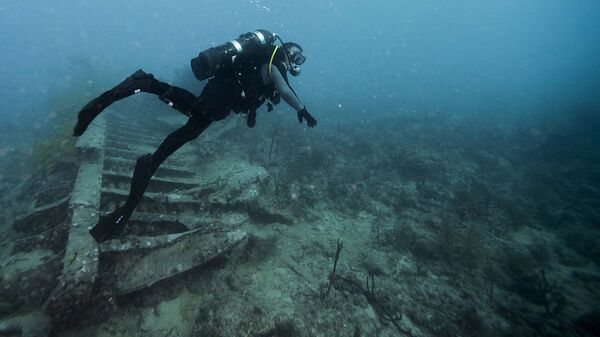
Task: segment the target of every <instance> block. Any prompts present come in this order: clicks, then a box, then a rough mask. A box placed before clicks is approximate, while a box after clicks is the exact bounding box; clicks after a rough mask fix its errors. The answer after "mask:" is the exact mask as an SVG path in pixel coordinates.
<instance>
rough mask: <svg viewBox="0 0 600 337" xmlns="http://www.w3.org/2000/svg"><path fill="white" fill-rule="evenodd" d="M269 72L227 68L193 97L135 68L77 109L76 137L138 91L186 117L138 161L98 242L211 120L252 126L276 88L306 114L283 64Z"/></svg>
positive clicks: (119, 226) (96, 231)
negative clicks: (244, 118) (241, 116)
mask: <svg viewBox="0 0 600 337" xmlns="http://www.w3.org/2000/svg"><path fill="white" fill-rule="evenodd" d="M272 70H273V71H274V72H275V75H277V76H271V79H272V80H273V81H272V82H271V83H264V82H265V80H264V75H265V65H264V64H263V65H262V66H261V67H256V68H254V70H253V71H252V72H250V73H246V74H244V76H242V77H239V76H236V75H235V74H232V72H229V73H223V74H218V75H217V76H215V77H214V78H212V79H210V80H209V81H208V83H207V84H206V86H205V87H204V89H203V91H202V93H201V94H200V96H198V97H196V96H195V95H194V94H192V93H190V92H189V91H187V90H185V89H182V88H178V87H175V86H171V85H169V84H167V83H164V82H161V81H159V80H157V79H155V78H154V76H153V75H151V74H147V73H145V72H143V71H142V70H139V71H137V72H136V73H134V74H133V75H131V76H130V77H128V78H127V79H125V80H124V81H123V82H122V83H120V84H119V85H117V86H116V87H114V88H113V89H111V90H109V91H107V92H105V93H103V94H102V95H100V96H99V97H97V98H96V99H94V100H92V101H91V102H90V103H88V104H87V105H86V106H85V107H84V108H83V109H82V110H81V111H80V113H79V116H78V124H77V126H76V127H75V131H74V134H75V135H76V136H79V135H81V134H82V133H83V132H84V131H85V129H86V128H87V126H88V125H89V123H91V121H92V120H93V119H94V118H95V117H96V116H97V115H98V114H99V113H100V112H101V111H102V110H104V109H105V108H106V107H107V106H109V105H110V104H112V103H113V102H115V101H117V100H120V99H123V98H125V97H128V96H131V95H133V94H135V93H138V92H140V91H142V92H147V93H151V94H155V95H157V96H159V98H160V99H161V100H162V101H164V102H165V103H167V104H169V105H170V106H171V107H173V108H174V109H177V110H178V111H179V112H181V113H183V114H184V115H186V116H188V117H189V120H188V121H187V123H186V124H185V125H184V126H182V127H180V128H179V129H177V130H175V131H174V132H172V133H171V134H169V135H168V136H167V137H166V138H165V139H164V140H163V142H162V143H161V144H160V146H159V147H158V149H156V151H155V152H154V153H153V154H146V155H143V156H141V157H139V158H138V159H137V162H136V166H135V170H134V173H133V178H132V182H131V188H130V192H129V196H128V198H127V201H126V203H125V205H123V206H121V207H119V208H118V209H116V210H115V211H114V212H112V213H110V214H108V215H106V216H102V217H101V219H100V221H99V222H98V224H96V226H94V227H93V228H92V230H91V231H90V233H91V234H92V235H93V236H94V238H95V239H96V240H97V241H104V240H107V239H109V238H111V237H114V236H115V235H118V234H120V233H121V232H122V230H123V229H124V227H125V223H126V222H127V220H128V219H129V217H130V216H131V214H132V213H133V210H134V209H135V207H136V206H137V204H138V203H139V202H140V200H141V199H142V195H143V194H144V192H145V190H146V187H147V186H148V183H149V182H150V179H151V178H152V176H153V175H154V173H155V172H156V170H157V169H158V167H159V166H160V165H161V164H162V162H164V161H165V159H167V157H169V156H170V155H171V154H173V153H174V152H175V151H177V150H178V149H179V148H180V147H181V146H183V145H184V144H186V143H187V142H189V141H191V140H193V139H195V138H197V137H198V136H199V135H200V134H201V133H202V132H203V131H204V130H206V128H207V127H208V126H209V125H210V124H211V123H212V122H213V121H218V120H221V119H223V118H225V117H227V115H229V113H230V112H231V111H234V112H236V113H247V114H248V118H249V121H248V125H249V126H253V122H252V125H251V124H250V121H251V120H250V118H254V117H255V114H256V109H257V108H258V107H260V106H261V105H262V104H263V103H264V102H265V100H266V99H272V98H273V94H274V92H275V90H276V89H279V90H278V91H281V92H283V93H284V94H282V97H284V100H285V101H286V102H287V103H288V104H290V105H291V106H292V107H294V109H295V110H297V111H298V113H299V116H300V110H299V109H302V111H304V112H305V113H306V114H307V116H310V115H309V114H308V112H306V109H305V108H304V107H303V106H302V105H300V103H299V101H297V97H295V94H294V97H291V96H290V93H289V92H293V90H291V88H289V86H288V85H287V77H285V71H286V68H285V66H284V65H283V64H281V63H280V64H277V65H274V66H273V68H272ZM261 71H262V73H261ZM282 78H285V83H284V84H285V87H284V86H283V84H282V81H281V79H282ZM294 98H295V100H294ZM305 118H306V117H305ZM310 118H312V116H310ZM299 119H300V117H299ZM307 121H308V119H307ZM313 121H314V119H313ZM315 124H316V121H315V122H314V123H313V124H312V125H311V123H309V125H310V126H314V125H315Z"/></svg>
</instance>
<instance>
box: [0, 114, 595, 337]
mask: <svg viewBox="0 0 600 337" xmlns="http://www.w3.org/2000/svg"><path fill="white" fill-rule="evenodd" d="M229 118H231V119H237V118H238V117H237V116H233V117H229ZM270 118H272V120H269V119H270ZM258 122H259V126H258V127H257V128H256V129H254V130H250V129H248V128H247V127H246V126H245V125H244V123H243V121H241V120H240V121H239V122H235V121H234V122H233V123H234V124H235V125H233V126H232V127H231V128H230V129H228V131H226V132H224V133H222V134H219V135H218V136H216V137H215V138H212V139H209V138H210V137H207V139H203V136H204V135H203V136H201V137H200V138H199V139H198V140H196V141H194V142H193V143H192V144H189V145H187V146H186V148H185V149H184V150H183V151H181V153H177V154H176V155H174V156H178V157H179V158H180V159H181V160H183V161H188V162H189V163H190V165H191V166H193V167H194V169H195V170H197V171H198V174H197V176H196V178H197V179H199V180H201V184H202V185H205V186H216V187H215V192H214V194H215V195H214V198H208V199H207V200H209V201H208V202H207V204H206V207H205V209H204V210H203V211H202V213H200V211H199V213H198V214H197V216H198V217H200V218H201V222H213V223H214V222H218V221H224V219H227V218H228V217H241V218H243V219H246V220H245V221H243V222H242V224H241V225H240V226H239V227H237V228H239V229H241V230H244V231H246V232H247V233H248V234H249V238H248V239H247V240H246V242H244V244H242V245H240V246H238V247H237V248H235V249H234V250H233V251H232V252H230V253H229V254H227V255H226V256H224V257H222V258H220V259H218V260H216V261H214V262H212V263H209V264H208V265H204V266H200V267H198V268H195V269H193V270H191V271H188V272H186V273H184V274H182V275H180V276H178V277H175V278H172V279H169V280H165V281H163V282H160V283H158V284H155V285H153V286H151V287H149V288H146V289H143V290H140V291H138V292H136V293H133V294H130V295H127V296H122V297H119V298H115V299H112V301H114V305H113V306H112V307H111V309H110V311H109V312H108V313H107V312H105V311H103V312H102V315H100V314H99V313H98V314H97V315H98V317H100V316H101V318H99V319H98V320H97V321H96V322H93V323H90V321H85V322H86V323H83V321H82V323H81V324H79V325H75V326H72V327H68V328H65V329H56V328H55V329H54V330H53V331H52V332H51V334H52V335H54V336H173V337H174V336H197V337H200V336H415V337H416V336H436V337H437V336H592V335H594V334H595V333H598V330H597V329H598V321H599V320H598V318H599V317H600V311H599V310H600V302H599V299H600V294H599V291H600V290H599V289H600V287H599V286H600V271H599V270H598V264H597V263H598V261H599V257H600V249H599V248H598V247H599V245H598V242H600V228H599V227H598V220H599V219H600V217H599V214H598V212H600V207H599V206H600V194H599V191H600V183H599V182H600V179H599V178H600V161H599V159H600V158H599V153H600V151H597V149H598V148H597V144H595V143H593V141H590V140H589V139H587V140H586V137H585V135H583V136H582V137H581V138H580V139H572V138H571V139H569V137H570V136H572V134H564V132H563V133H561V131H560V130H558V131H557V130H553V129H550V128H548V129H535V128H523V129H518V128H516V129H514V130H506V129H502V128H497V127H481V128H477V129H474V128H468V127H466V125H468V124H469V123H467V122H466V121H460V120H459V121H457V120H454V119H450V118H449V119H445V118H442V117H440V116H433V117H432V116H431V115H426V116H421V117H411V118H408V117H397V118H395V119H389V120H382V121H375V122H369V123H367V124H365V125H363V126H361V128H357V127H355V126H352V125H344V124H342V125H338V126H336V127H333V128H331V127H327V126H318V127H317V128H316V129H315V130H307V129H305V127H304V126H298V125H296V124H295V122H294V120H293V119H291V118H285V117H282V116H280V115H273V116H267V114H265V115H264V116H263V115H260V116H259V121H258ZM221 123H224V122H221ZM221 123H216V124H215V125H214V126H212V127H211V128H219V127H221V126H222V125H224V124H221ZM227 123H232V122H227ZM236 123H237V124H236ZM261 123H264V124H262V125H261ZM172 128H173V127H172V125H171V126H167V125H165V128H164V131H165V134H166V133H168V131H169V130H171V129H172ZM319 128H321V129H319ZM375 130H377V132H375ZM272 144H274V145H272ZM273 146H275V147H276V150H274V149H273ZM19 151H20V152H19ZM274 151H275V152H276V153H277V154H276V155H275V154H274V153H275V152H274ZM2 155H3V157H2V161H5V163H4V164H3V165H2V169H3V170H6V171H7V172H6V173H0V174H1V175H2V177H3V178H2V180H0V185H1V186H2V191H3V193H2V209H1V210H0V211H1V212H3V217H2V219H3V223H2V226H3V227H2V228H1V230H2V231H3V234H2V236H1V237H2V241H1V242H0V245H1V249H2V263H3V264H2V274H3V276H2V280H1V281H2V282H8V281H9V280H10V277H11V275H13V274H14V273H18V272H19V271H20V270H21V271H22V270H26V269H28V268H34V269H35V268H36V267H37V266H39V265H40V264H41V263H43V261H46V260H47V258H46V259H44V256H45V255H53V254H55V253H53V252H51V251H43V250H33V251H31V252H29V253H26V254H20V255H11V251H12V249H13V245H14V242H15V240H17V239H18V238H19V235H21V234H19V233H16V232H15V231H14V230H13V229H12V228H11V223H12V220H11V219H13V218H14V217H16V216H18V215H19V214H24V213H26V212H27V211H28V207H30V205H27V202H26V201H23V200H26V198H24V196H26V195H27V194H28V193H34V191H32V184H45V183H47V180H44V179H45V178H44V177H43V176H42V175H40V174H39V173H36V172H31V173H19V174H16V173H15V172H14V171H11V165H8V164H7V163H8V162H10V161H15V160H16V161H17V162H19V163H21V164H13V165H12V168H14V166H15V165H26V164H23V163H26V161H27V160H28V158H27V155H31V153H27V151H26V150H22V151H21V150H19V149H18V147H15V148H13V149H12V150H11V147H9V148H8V149H6V151H4V150H3V153H2ZM269 157H270V158H269ZM73 166H76V163H72V162H69V165H67V167H70V168H71V170H72V169H73ZM240 172H243V176H244V178H243V179H237V178H239V177H238V175H239V174H240ZM265 172H266V175H265ZM259 175H260V176H261V177H260V179H258V178H256V177H257V176H259ZM36 179H37V180H36ZM65 179H68V178H65ZM34 186H35V185H34ZM217 187H218V188H217ZM33 189H35V187H34V188H33ZM17 198H20V199H17ZM217 204H218V205H217ZM256 204H260V205H261V206H260V207H261V208H262V209H263V210H266V211H268V212H269V213H270V214H275V215H277V216H281V217H282V218H283V219H287V220H289V222H288V221H285V222H287V223H280V222H277V221H275V222H271V221H266V222H261V221H255V220H253V219H252V218H248V214H247V212H246V210H247V209H248V207H251V206H252V205H256ZM224 206H227V207H224ZM338 240H340V241H341V242H343V247H342V249H341V251H340V256H339V261H338V265H337V270H336V274H335V276H334V277H333V281H332V289H331V291H330V292H329V293H328V294H325V295H324V294H323V293H324V292H325V291H326V290H325V289H326V288H327V286H328V283H329V279H330V275H331V270H332V266H333V262H334V256H335V253H336V245H337V243H338ZM11 261H12V262H11ZM165 263H169V264H173V263H175V262H174V261H165ZM11 273H12V274H11ZM124 277H126V276H124ZM367 283H368V284H367ZM372 284H374V287H371V285H372ZM1 301H2V303H1V304H2V306H1V308H0V309H2V312H1V314H2V316H3V317H4V318H3V320H4V321H5V322H11V324H13V325H16V326H20V327H21V328H23V327H27V326H29V327H31V326H39V327H44V326H46V324H47V323H48V322H47V321H46V320H45V319H43V318H39V315H37V314H34V315H28V316H27V314H28V313H31V312H37V310H39V307H36V306H35V305H31V304H30V303H29V304H28V303H19V304H18V305H17V304H15V303H10V302H8V303H7V301H5V300H1ZM86 310H88V311H89V312H88V315H91V316H94V315H95V310H97V308H94V307H89V308H87V309H86ZM15 322H16V323H15ZM19 324H20V325H19ZM48 326H49V325H48ZM23 329H24V330H26V331H30V330H28V329H29V328H23ZM39 330H41V331H33V332H31V334H32V335H36V334H37V335H40V336H41V335H44V334H45V333H46V332H47V330H44V329H42V328H40V329H39Z"/></svg>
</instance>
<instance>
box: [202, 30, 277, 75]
mask: <svg viewBox="0 0 600 337" xmlns="http://www.w3.org/2000/svg"><path fill="white" fill-rule="evenodd" d="M275 39H277V34H275V33H271V32H269V31H268V30H264V29H258V30H256V31H255V32H249V33H245V34H242V35H240V36H239V37H238V38H237V39H235V40H231V41H229V42H225V43H223V44H222V45H219V46H217V47H211V48H208V49H206V50H204V51H203V52H201V53H200V54H198V56H197V57H195V58H193V59H192V61H191V63H192V71H193V72H194V76H196V78H197V79H199V80H200V81H203V80H205V79H208V78H211V77H213V76H215V75H216V73H217V72H218V71H219V70H221V69H223V68H225V67H227V66H230V65H232V64H233V63H234V61H235V58H236V57H237V56H239V55H241V54H242V53H247V52H252V51H254V50H256V49H257V48H259V47H263V46H268V45H273V44H274V42H275Z"/></svg>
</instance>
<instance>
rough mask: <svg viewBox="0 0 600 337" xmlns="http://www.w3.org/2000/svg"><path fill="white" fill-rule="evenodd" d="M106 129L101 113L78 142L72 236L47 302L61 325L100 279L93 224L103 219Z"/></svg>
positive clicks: (81, 304)
mask: <svg viewBox="0 0 600 337" xmlns="http://www.w3.org/2000/svg"><path fill="white" fill-rule="evenodd" d="M105 133H106V123H105V121H104V119H103V118H102V116H99V117H98V118H96V120H94V123H93V124H92V125H90V127H89V129H88V130H87V132H86V133H85V135H83V136H82V137H80V138H79V139H78V141H77V143H76V148H77V149H78V151H79V152H80V154H81V157H82V161H81V165H80V167H79V172H78V174H77V178H76V181H75V186H74V188H73V192H72V194H71V198H70V200H69V208H70V210H71V212H72V216H71V225H70V227H69V239H68V241H67V246H66V248H65V255H64V258H63V269H62V273H61V275H60V277H59V281H58V286H57V287H56V288H55V289H54V290H53V291H52V293H51V295H50V297H49V298H48V300H47V301H46V303H45V305H44V307H45V311H46V312H47V313H48V314H49V315H50V316H51V317H52V318H53V321H54V323H55V324H57V325H68V323H69V321H70V320H71V319H74V318H75V317H76V316H77V315H76V314H77V312H78V310H80V309H81V308H83V307H85V305H86V304H87V303H88V301H89V300H90V299H91V297H92V290H93V287H94V284H95V282H96V278H97V274H98V260H99V250H98V244H97V243H96V241H95V240H94V238H93V237H92V236H91V235H90V233H89V228H90V226H92V225H94V224H96V223H97V222H98V219H99V206H100V188H101V183H102V166H103V163H104V142H105V137H106V135H105Z"/></svg>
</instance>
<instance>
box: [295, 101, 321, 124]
mask: <svg viewBox="0 0 600 337" xmlns="http://www.w3.org/2000/svg"><path fill="white" fill-rule="evenodd" d="M302 118H304V119H305V120H306V125H308V127H309V128H312V127H314V126H316V125H317V120H316V119H315V118H314V117H313V116H312V115H311V114H310V113H308V111H307V110H306V106H305V107H304V108H302V110H300V111H298V123H302Z"/></svg>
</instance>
